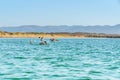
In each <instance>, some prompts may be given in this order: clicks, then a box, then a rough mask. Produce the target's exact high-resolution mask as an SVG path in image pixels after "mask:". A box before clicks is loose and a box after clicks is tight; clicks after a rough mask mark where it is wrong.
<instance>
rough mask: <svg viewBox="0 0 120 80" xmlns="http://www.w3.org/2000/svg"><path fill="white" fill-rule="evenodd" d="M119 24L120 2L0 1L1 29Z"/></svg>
mask: <svg viewBox="0 0 120 80" xmlns="http://www.w3.org/2000/svg"><path fill="white" fill-rule="evenodd" d="M107 24H108V25H115V24H120V0H0V26H16V25H107Z"/></svg>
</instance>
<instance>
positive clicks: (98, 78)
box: [0, 38, 120, 80]
mask: <svg viewBox="0 0 120 80" xmlns="http://www.w3.org/2000/svg"><path fill="white" fill-rule="evenodd" d="M30 40H31V41H32V44H30ZM46 41H47V43H48V44H47V45H39V43H40V39H39V38H38V39H37V38H0V80H120V39H119V38H116V39H113V38H78V39H72V38H69V39H66V38H62V39H58V41H57V42H50V40H49V39H46Z"/></svg>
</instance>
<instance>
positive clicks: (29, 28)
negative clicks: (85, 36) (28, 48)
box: [0, 24, 120, 34]
mask: <svg viewBox="0 0 120 80" xmlns="http://www.w3.org/2000/svg"><path fill="white" fill-rule="evenodd" d="M0 30H2V31H7V32H90V33H107V34H120V24H117V25H114V26H110V25H103V26H101V25H95V26H82V25H72V26H67V25H60V26H38V25H22V26H11V27H0Z"/></svg>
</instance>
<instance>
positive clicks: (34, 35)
mask: <svg viewBox="0 0 120 80" xmlns="http://www.w3.org/2000/svg"><path fill="white" fill-rule="evenodd" d="M39 37H44V38H120V35H119V34H103V33H83V32H76V33H67V32H61V33H37V32H27V33H25V32H24V33H23V32H0V38H39Z"/></svg>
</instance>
